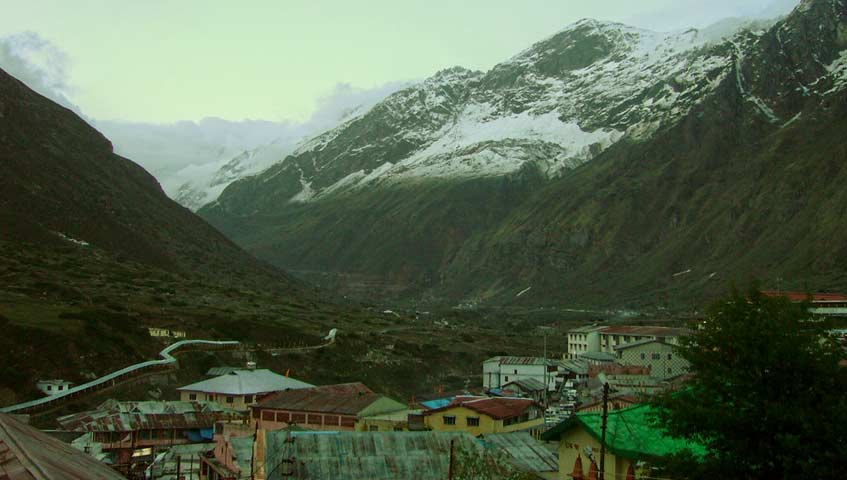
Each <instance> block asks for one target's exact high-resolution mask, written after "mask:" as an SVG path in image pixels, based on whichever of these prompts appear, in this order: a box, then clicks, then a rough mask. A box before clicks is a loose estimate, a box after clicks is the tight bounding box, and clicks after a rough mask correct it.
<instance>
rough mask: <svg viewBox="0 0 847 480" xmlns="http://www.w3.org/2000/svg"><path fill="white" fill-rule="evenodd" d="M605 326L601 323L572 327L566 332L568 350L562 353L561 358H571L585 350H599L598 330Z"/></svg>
mask: <svg viewBox="0 0 847 480" xmlns="http://www.w3.org/2000/svg"><path fill="white" fill-rule="evenodd" d="M604 328H606V327H605V326H601V325H596V324H595V325H586V326H584V327H579V328H574V329H573V330H571V331H569V332H568V350H567V352H565V354H564V355H562V357H563V360H567V359H570V360H573V359H575V358H577V357H578V356H579V355H580V354H582V353H586V352H599V351H600V331H601V330H603V329H604Z"/></svg>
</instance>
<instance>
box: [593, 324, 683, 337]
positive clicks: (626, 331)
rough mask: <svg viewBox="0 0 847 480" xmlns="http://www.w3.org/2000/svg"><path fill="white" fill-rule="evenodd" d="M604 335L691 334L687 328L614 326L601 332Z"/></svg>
mask: <svg viewBox="0 0 847 480" xmlns="http://www.w3.org/2000/svg"><path fill="white" fill-rule="evenodd" d="M600 333H602V334H604V335H608V334H612V335H641V336H651V337H678V336H683V335H688V334H689V333H691V331H690V330H688V329H687V328H675V327H643V326H633V325H614V326H611V327H606V328H604V329H603V330H601V331H600Z"/></svg>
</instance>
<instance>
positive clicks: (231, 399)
mask: <svg viewBox="0 0 847 480" xmlns="http://www.w3.org/2000/svg"><path fill="white" fill-rule="evenodd" d="M222 396H223V395H222ZM253 398H254V396H253V395H244V403H245V404H248V405H249V404H251V403H253ZM188 399H189V400H192V401H193V400H197V394H196V393H189V394H188ZM206 401H207V402H213V401H215V396H214V395H212V394H208V393H207V394H206ZM224 402H226V403H235V397H234V396H232V395H227V396H226V398H224Z"/></svg>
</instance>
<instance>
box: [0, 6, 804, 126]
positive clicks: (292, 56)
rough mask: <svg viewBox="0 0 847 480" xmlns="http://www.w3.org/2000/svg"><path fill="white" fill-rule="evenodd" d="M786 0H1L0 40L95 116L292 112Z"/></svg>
mask: <svg viewBox="0 0 847 480" xmlns="http://www.w3.org/2000/svg"><path fill="white" fill-rule="evenodd" d="M797 1H799V0H710V1H708V2H707V1H704V0H523V1H514V0H426V1H404V0H307V1H301V0H244V1H232V0H220V1H219V0H181V1H176V0H173V1H170V0H74V1H69V0H26V1H23V0H0V12H2V14H0V39H1V38H2V37H7V36H10V35H15V34H20V33H21V32H26V31H30V32H34V33H35V34H37V36H38V37H40V38H43V39H45V40H47V41H48V42H50V43H51V44H52V45H53V46H54V47H55V48H56V49H58V51H59V52H61V53H63V54H64V55H59V56H58V57H60V58H58V59H52V57H51V59H48V62H49V61H53V60H56V61H57V62H60V63H62V65H59V66H60V67H63V68H61V69H59V71H60V73H59V74H60V75H61V76H63V77H64V78H63V79H62V80H60V83H62V82H63V83H64V84H65V89H66V90H67V92H66V94H67V95H68V97H69V98H70V99H71V100H72V101H73V102H74V103H75V104H77V105H79V106H80V107H81V109H82V110H83V111H84V112H85V114H87V115H89V116H91V117H93V118H97V119H117V120H130V121H136V122H153V123H161V122H173V121H177V120H199V119H201V118H203V117H220V118H225V119H229V120H242V119H248V118H249V119H266V120H273V121H279V120H283V119H291V120H295V121H302V120H304V119H306V118H308V117H309V116H310V115H311V114H312V113H313V112H314V111H315V110H316V108H318V106H319V102H320V100H321V99H322V98H325V97H327V96H328V95H330V94H332V93H333V92H334V91H336V90H337V85H338V84H349V85H352V86H353V87H356V88H360V89H373V88H376V87H380V86H382V85H384V84H386V83H389V82H397V81H406V80H412V79H423V78H426V77H428V76H430V75H432V74H433V73H435V72H436V71H438V70H440V69H442V68H446V67H450V66H454V65H461V66H464V67H468V68H474V69H479V70H487V69H489V68H491V67H492V66H493V65H495V64H496V63H498V62H501V61H504V60H506V59H508V58H509V57H511V56H512V55H514V54H516V53H518V52H519V51H521V50H523V49H525V48H527V47H529V46H530V45H531V44H533V43H534V42H537V41H539V40H541V39H543V38H545V37H547V36H549V35H551V34H553V33H555V32H557V31H559V30H561V29H562V28H563V27H565V26H566V25H568V24H570V23H572V22H574V21H576V20H579V19H581V18H585V17H591V18H598V19H602V20H613V21H620V22H624V23H628V24H631V25H636V26H640V27H645V28H651V29H655V30H663V31H667V30H676V29H681V28H687V27H692V26H693V27H702V26H706V25H708V24H710V23H713V22H714V21H717V20H719V19H722V18H726V17H731V16H743V15H756V14H758V13H760V12H762V11H763V10H765V9H766V8H768V7H769V6H771V4H773V3H779V4H786V3H794V4H796V3H797ZM0 67H3V65H0Z"/></svg>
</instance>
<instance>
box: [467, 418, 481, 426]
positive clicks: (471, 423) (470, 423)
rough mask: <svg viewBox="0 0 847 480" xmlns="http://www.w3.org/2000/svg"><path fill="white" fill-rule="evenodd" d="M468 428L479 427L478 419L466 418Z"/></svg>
mask: <svg viewBox="0 0 847 480" xmlns="http://www.w3.org/2000/svg"><path fill="white" fill-rule="evenodd" d="M467 422H468V426H469V427H478V426H479V417H468V418H467Z"/></svg>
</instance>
